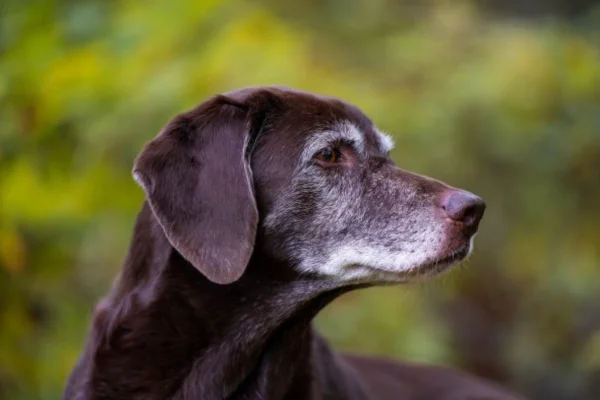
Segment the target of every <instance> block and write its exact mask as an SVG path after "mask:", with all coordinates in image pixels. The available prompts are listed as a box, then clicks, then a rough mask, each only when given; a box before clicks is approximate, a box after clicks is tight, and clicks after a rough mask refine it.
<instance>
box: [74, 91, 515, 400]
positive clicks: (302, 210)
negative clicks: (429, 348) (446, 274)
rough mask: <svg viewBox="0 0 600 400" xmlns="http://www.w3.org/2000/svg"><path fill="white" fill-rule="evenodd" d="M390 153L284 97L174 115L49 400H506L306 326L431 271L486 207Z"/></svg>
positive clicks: (245, 94) (366, 125)
mask: <svg viewBox="0 0 600 400" xmlns="http://www.w3.org/2000/svg"><path fill="white" fill-rule="evenodd" d="M392 146H393V143H392V140H391V139H390V137H389V136H388V135H386V134H385V133H383V132H381V131H379V130H378V129H377V128H376V127H375V125H374V124H373V123H372V122H371V120H370V119H369V118H368V117H367V116H366V115H365V114H363V113H362V112H361V111H360V110H359V109H358V108H357V107H356V106H353V105H351V104H348V103H346V102H343V101H341V100H339V99H336V98H332V97H327V96H322V95H316V94H311V93H308V92H303V91H299V90H294V89H290V88H286V87H275V86H273V87H253V88H246V89H241V90H237V91H233V92H229V93H225V94H221V95H216V96H214V97H212V98H210V99H208V100H207V101H205V102H203V103H202V104H200V105H199V106H197V107H196V108H194V109H192V110H191V111H188V112H185V113H182V114H180V115H178V116H176V117H175V118H174V119H173V120H172V121H171V122H169V123H168V125H167V126H166V127H165V128H164V129H163V130H162V131H161V132H160V133H159V134H158V136H157V137H156V138H154V139H153V140H152V141H150V142H149V143H148V144H147V145H146V146H145V147H144V149H143V150H142V152H141V153H140V154H139V156H138V157H137V159H136V160H135V165H134V168H133V177H134V179H135V180H136V181H137V183H138V184H139V185H140V186H141V187H142V189H143V190H144V192H145V195H146V200H145V202H144V204H143V206H142V209H141V211H140V213H139V215H138V217H137V221H136V223H135V228H134V232H133V237H132V239H131V245H130V248H129V251H128V254H127V256H126V259H125V262H124V266H123V269H122V271H121V273H120V275H119V277H118V279H117V280H116V281H115V283H114V286H113V287H112V289H111V291H110V293H109V294H108V296H106V297H105V298H104V299H103V300H101V301H100V302H99V303H98V305H97V306H96V309H95V311H94V317H93V321H92V324H91V328H90V332H89V337H88V339H87V343H86V345H85V348H84V350H83V352H82V355H81V356H80V358H79V360H78V362H77V364H76V366H75V368H74V369H73V371H72V373H71V375H70V377H69V380H68V382H67V385H66V389H65V392H64V397H63V398H64V399H68V400H71V399H73V400H75V399H77V400H83V399H97V400H100V399H129V400H136V399H144V400H154V399H157V400H158V399H161V400H163V399H178V400H184V399H185V400H187V399H200V400H222V399H228V400H250V399H262V400H275V399H277V400H279V399H281V400H284V399H285V400H290V399H307V400H311V399H314V400H317V399H319V400H336V399H348V400H359V399H360V400H365V399H382V400H385V399H394V400H401V399H422V400H427V399H446V400H452V399H455V400H458V399H488V400H491V399H504V400H506V399H519V398H520V397H518V396H517V395H515V394H512V393H510V392H509V391H507V390H505V389H502V388H500V387H497V386H496V385H495V384H493V383H491V382H486V381H483V380H480V379H478V378H475V377H470V376H467V375H464V374H461V373H459V372H453V371H451V370H446V369H443V368H437V367H427V366H420V365H411V364H399V363H395V362H392V361H390V360H382V359H375V358H368V357H359V356H352V355H340V354H336V353H335V352H333V351H332V350H331V349H330V347H329V346H328V344H327V342H326V341H325V339H323V338H322V337H321V336H319V335H318V334H317V333H316V332H315V331H314V330H313V328H312V325H311V321H312V319H313V318H314V316H315V315H316V314H317V313H318V312H319V311H320V310H321V309H322V308H323V307H325V306H326V305H327V304H328V303H329V302H331V301H332V300H333V299H335V298H336V297H338V296H340V295H341V294H343V293H346V292H348V291H350V290H354V289H359V288H365V287H369V286H376V285H390V284H400V283H406V282H412V281H415V280H421V279H424V278H427V277H430V276H434V275H436V274H439V273H441V272H443V271H445V270H447V269H448V268H450V266H452V265H453V264H456V263H457V262H459V261H461V260H463V259H464V258H465V257H467V256H468V254H469V253H470V251H471V249H472V247H473V238H474V236H475V234H476V232H477V229H478V225H479V222H480V220H481V218H482V216H483V214H484V210H485V203H484V202H483V201H482V200H481V199H480V198H479V197H477V196H475V195H474V194H471V193H469V192H466V191H463V190H458V189H455V188H452V187H450V186H448V185H446V184H444V183H442V182H440V181H437V180H434V179H431V178H428V177H425V176H420V175H417V174H414V173H411V172H408V171H405V170H402V169H399V168H397V167H396V165H395V164H394V163H393V162H392V160H391V159H390V156H389V152H390V150H391V149H392ZM365 334H367V333H366V332H365ZM366 340H368V339H366Z"/></svg>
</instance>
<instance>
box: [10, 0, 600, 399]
mask: <svg viewBox="0 0 600 400" xmlns="http://www.w3.org/2000/svg"><path fill="white" fill-rule="evenodd" d="M389 3H390V2H386V1H385V0H380V1H374V2H356V3H355V5H354V6H353V7H346V6H345V5H344V4H345V3H343V2H334V1H328V2H326V3H323V4H324V5H323V8H322V9H319V6H317V5H316V4H317V3H315V4H313V2H307V3H306V4H304V3H302V4H300V3H298V4H296V5H294V6H291V5H290V7H284V6H282V5H281V3H280V2H266V3H261V4H260V5H259V4H251V3H247V2H241V1H233V0H231V1H218V0H209V1H191V0H190V1H183V0H181V1H179V0H177V1H170V2H159V1H147V2H127V1H110V2H109V1H97V0H96V1H81V2H63V1H31V2H23V1H15V0H12V1H5V2H4V3H3V5H2V7H3V9H2V14H0V51H1V57H0V206H1V208H0V326H1V330H0V397H2V396H3V395H5V396H10V397H11V398H16V399H57V398H59V397H60V392H61V390H62V387H63V385H64V382H65V379H66V376H67V375H68V373H69V371H70V369H71V368H72V366H73V364H74V363H75V361H76V359H77V356H78V354H79V351H80V350H81V348H82V345H83V340H84V338H85V334H86V330H87V324H88V322H89V317H90V312H91V309H92V307H93V304H94V303H95V302H96V301H97V300H98V299H99V297H100V296H101V295H102V294H103V293H105V292H106V290H107V289H108V287H109V285H110V283H111V281H112V279H113V278H114V276H115V275H116V274H117V273H118V270H119V268H120V263H121V261H122V258H123V256H124V253H125V251H126V246H127V244H128V240H129V234H130V232H131V228H132V223H133V219H134V217H135V213H136V211H137V209H138V207H139V206H140V204H141V201H142V192H141V190H140V189H139V188H137V186H136V185H135V184H134V182H133V181H132V179H131V177H130V169H131V165H132V162H133V159H134V157H135V155H136V154H137V152H138V151H139V149H140V148H141V146H142V144H143V143H144V142H145V141H147V140H149V139H150V138H151V137H153V136H154V135H155V134H156V133H157V132H158V131H159V129H160V128H161V127H162V126H163V125H164V124H165V123H166V122H167V121H168V119H169V118H170V117H172V116H173V115H174V114H175V113H178V112H180V111H183V110H185V109H186V108H189V107H191V106H193V105H195V104H196V103H198V102H199V101H201V100H203V99H204V98H206V97H207V96H209V95H212V94H214V93H218V92H223V91H227V90H230V89H234V88H237V87H241V86H249V85H259V84H269V83H276V84H285V85H288V86H294V87H299V88H303V89H306V90H311V91H316V92H321V93H326V94H331V95H335V96H338V97H341V98H344V99H346V100H349V101H351V102H354V103H356V104H357V105H359V106H360V107H361V108H362V109H364V110H365V111H366V112H367V113H368V114H369V115H370V116H372V118H373V119H374V120H375V122H376V123H377V124H378V125H379V126H380V127H381V128H383V129H384V130H387V131H389V132H390V133H391V134H393V135H394V136H395V138H396V142H397V145H396V150H395V153H394V155H393V156H394V159H395V160H396V161H397V162H398V164H399V165H400V166H402V167H404V168H407V169H412V170H415V171H418V172H421V173H424V174H429V175H432V176H436V177H438V178H440V179H443V180H446V181H447V182H449V183H451V184H453V185H455V186H460V187H465V188H467V189H470V190H472V191H474V192H476V193H478V194H480V195H482V196H483V197H484V198H485V199H486V200H487V203H488V212H487V214H486V217H485V219H484V221H483V224H482V228H481V232H480V234H479V235H478V238H477V246H476V253H475V255H474V257H473V258H472V261H471V262H470V263H469V265H468V268H461V269H457V270H455V271H454V272H452V273H450V274H449V276H447V277H443V278H440V279H439V280H437V281H435V282H430V283H426V284H423V285H418V286H413V287H400V288H391V289H371V290H368V291H363V292H357V293H352V294H349V295H347V296H345V297H343V298H341V299H339V300H338V301H337V302H335V303H334V304H333V305H332V306H330V307H329V308H327V309H326V310H325V312H324V313H323V314H322V315H321V316H320V317H319V318H318V325H319V326H320V328H321V329H322V330H323V331H324V332H325V333H326V335H327V336H328V337H329V338H331V340H332V341H333V342H334V344H336V345H337V346H338V347H340V348H343V349H348V350H353V351H359V352H370V353H378V354H386V355H389V356H393V357H398V358H405V359H412V360H419V361H425V362H433V363H440V364H448V365H454V366H459V367H461V368H464V369H468V370H471V371H473V372H475V373H478V374H480V375H483V376H487V377H489V378H491V379H496V380H499V381H502V382H504V383H506V384H508V385H510V386H513V387H515V388H518V389H520V390H522V391H523V392H524V393H527V394H529V395H530V396H531V397H534V398H549V397H550V394H552V395H553V396H555V397H552V398H569V399H574V398H578V399H579V398H581V399H583V398H590V399H591V398H594V397H592V394H593V393H594V392H593V391H594V390H596V393H598V392H599V391H600V383H599V382H600V306H599V304H600V302H599V301H600V268H599V267H600V207H599V205H600V47H599V43H600V40H599V38H600V35H599V31H598V29H597V28H594V27H597V26H600V18H599V17H598V15H600V13H596V17H594V15H592V14H591V15H590V16H589V18H588V20H587V22H586V24H584V23H583V22H585V21H583V22H582V23H581V25H577V24H566V23H561V22H558V21H537V22H529V23H525V22H521V23H516V22H513V21H506V20H490V19H484V18H482V17H481V16H480V15H479V14H478V13H477V11H476V10H475V9H473V8H471V7H469V5H468V3H464V2H459V1H456V2H452V3H445V2H439V3H436V4H438V5H437V6H435V7H432V8H430V9H426V10H419V12H418V15H419V18H418V19H411V18H409V17H407V16H406V15H412V14H406V13H405V11H406V9H405V8H402V7H396V8H390V7H388V6H389ZM447 4H450V6H449V5H447ZM359 5H360V6H359ZM321 11H322V12H321ZM413 11H414V10H413ZM336 15H337V16H338V17H337V18H336ZM415 18H416V17H415ZM590 20H591V21H592V22H591V23H590V22H589V21H590ZM394 21H397V23H394ZM594 22H595V23H594ZM586 27H587V28H586ZM589 27H591V28H589Z"/></svg>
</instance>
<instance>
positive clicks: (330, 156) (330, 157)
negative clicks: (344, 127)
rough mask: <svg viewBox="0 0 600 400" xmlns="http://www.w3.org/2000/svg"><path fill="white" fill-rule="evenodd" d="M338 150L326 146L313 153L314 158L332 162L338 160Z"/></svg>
mask: <svg viewBox="0 0 600 400" xmlns="http://www.w3.org/2000/svg"><path fill="white" fill-rule="evenodd" d="M340 155H341V154H340V152H339V150H337V149H332V148H326V149H324V150H321V151H320V152H318V153H317V154H316V155H315V158H316V159H317V160H319V161H323V162H326V163H330V164H334V163H337V162H338V161H339V160H340Z"/></svg>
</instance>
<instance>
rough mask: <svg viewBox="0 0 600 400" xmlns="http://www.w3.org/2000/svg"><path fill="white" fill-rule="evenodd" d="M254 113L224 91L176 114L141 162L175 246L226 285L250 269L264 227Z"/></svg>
mask: <svg viewBox="0 0 600 400" xmlns="http://www.w3.org/2000/svg"><path fill="white" fill-rule="evenodd" d="M247 116H248V112H247V109H246V108H245V106H244V105H243V104H240V103H238V102H236V101H234V100H232V99H229V98H226V97H224V96H216V97H214V98H212V99H211V100H208V101H207V102H205V103H203V104H201V105H200V106H198V107H197V108H195V109H193V110H191V111H189V112H187V113H184V114H181V115H179V116H177V117H176V118H175V119H173V121H171V122H170V123H169V124H168V125H167V126H166V127H165V128H164V129H163V130H162V131H161V132H160V133H159V134H158V136H157V137H156V138H155V139H154V140H152V141H151V142H150V143H148V144H147V145H146V146H145V147H144V149H143V150H142V152H141V153H140V155H139V156H138V158H137V159H136V161H135V166H134V168H133V176H134V178H135V180H136V181H137V182H138V183H139V184H140V185H141V186H142V188H143V189H144V191H145V192H146V197H147V200H148V203H149V204H150V207H151V208H152V211H153V213H154V215H155V216H156V218H157V220H158V222H159V223H160V225H161V226H162V228H163V230H164V232H165V235H166V237H167V238H168V240H169V242H170V243H171V245H173V247H174V248H175V249H176V250H177V251H178V252H179V253H180V254H181V255H182V256H183V257H184V258H185V259H187V260H188V261H189V262H190V263H191V264H192V265H193V266H194V267H196V268H197V269H198V270H199V271H200V272H202V273H203V274H204V275H205V276H206V277H207V278H208V279H210V280H211V281H213V282H216V283H219V284H227V283H231V282H234V281H236V280H237V279H239V278H240V277H241V276H242V274H243V273H244V270H245V269H246V265H247V264H248V261H249V260H250V256H251V254H252V250H253V248H254V241H255V236H256V228H257V225H258V211H257V208H256V200H255V198H254V191H253V184H252V180H251V179H252V178H251V171H250V167H249V162H248V160H247V156H246V147H247V144H248V140H249V124H247Z"/></svg>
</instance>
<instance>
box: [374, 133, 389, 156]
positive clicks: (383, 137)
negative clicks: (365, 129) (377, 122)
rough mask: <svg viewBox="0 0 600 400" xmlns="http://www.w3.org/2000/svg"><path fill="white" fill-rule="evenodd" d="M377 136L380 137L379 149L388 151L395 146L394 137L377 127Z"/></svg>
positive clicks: (384, 151)
mask: <svg viewBox="0 0 600 400" xmlns="http://www.w3.org/2000/svg"><path fill="white" fill-rule="evenodd" d="M375 132H376V133H377V137H378V139H379V150H381V151H382V152H383V153H388V152H390V151H391V150H392V149H393V148H394V139H392V137H391V136H390V135H388V134H387V133H385V132H382V131H380V130H379V129H375Z"/></svg>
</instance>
